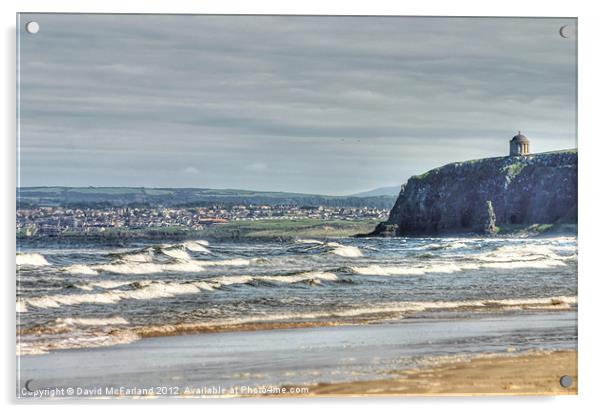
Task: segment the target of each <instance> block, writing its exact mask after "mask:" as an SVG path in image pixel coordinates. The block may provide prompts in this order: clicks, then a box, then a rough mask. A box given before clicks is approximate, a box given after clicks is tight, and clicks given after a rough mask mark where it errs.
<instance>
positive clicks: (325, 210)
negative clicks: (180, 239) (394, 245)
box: [16, 204, 389, 237]
mask: <svg viewBox="0 0 602 413" xmlns="http://www.w3.org/2000/svg"><path fill="white" fill-rule="evenodd" d="M388 214H389V209H388V208H373V207H330V206H297V205H255V204H249V205H244V204H240V205H231V206H224V205H214V206H209V207H163V206H152V207H151V206H149V207H114V206H113V207H111V206H109V207H88V208H86V207H81V208H69V207H64V206H36V207H33V206H32V207H27V208H19V209H17V217H16V219H17V235H18V236H20V237H40V236H60V235H63V234H64V235H78V234H81V235H87V234H89V235H94V234H99V235H100V234H102V233H104V232H106V231H111V230H130V229H131V230H145V229H174V228H175V229H178V228H181V229H186V230H193V231H200V230H204V229H207V228H209V227H212V226H216V225H222V224H226V223H229V222H232V221H256V220H303V219H314V220H316V219H317V220H347V221H357V220H366V219H378V220H383V219H386V218H387V216H388Z"/></svg>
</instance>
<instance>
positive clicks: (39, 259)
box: [17, 252, 50, 267]
mask: <svg viewBox="0 0 602 413" xmlns="http://www.w3.org/2000/svg"><path fill="white" fill-rule="evenodd" d="M17 265H20V266H31V267H41V266H45V265H50V263H49V262H48V261H46V258H45V257H44V256H43V255H42V254H38V253H35V252H22V253H17Z"/></svg>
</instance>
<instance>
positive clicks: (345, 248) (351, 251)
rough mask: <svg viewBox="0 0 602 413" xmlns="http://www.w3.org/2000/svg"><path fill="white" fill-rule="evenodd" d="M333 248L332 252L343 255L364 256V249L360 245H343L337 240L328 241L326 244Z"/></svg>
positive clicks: (348, 256)
mask: <svg viewBox="0 0 602 413" xmlns="http://www.w3.org/2000/svg"><path fill="white" fill-rule="evenodd" d="M326 245H327V246H328V247H331V248H332V253H333V254H336V255H339V256H341V257H347V258H355V257H361V256H363V254H362V251H361V250H360V249H359V248H358V247H354V246H351V245H341V244H339V243H337V242H328V243H327V244H326Z"/></svg>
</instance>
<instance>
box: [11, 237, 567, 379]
mask: <svg viewBox="0 0 602 413" xmlns="http://www.w3.org/2000/svg"><path fill="white" fill-rule="evenodd" d="M16 262H17V300H16V310H17V355H18V356H19V358H20V360H21V364H20V365H21V366H22V367H23V368H29V369H30V373H31V374H34V373H35V372H36V368H38V367H39V366H43V365H44V363H50V364H48V366H51V365H52V362H51V360H59V359H60V360H62V361H60V363H59V364H57V363H56V362H55V365H60V366H62V367H63V368H68V367H65V366H69V360H71V361H72V362H73V363H74V364H73V366H72V368H73V372H74V373H73V374H74V375H75V371H77V370H78V369H79V368H78V364H77V363H76V362H74V360H75V361H77V360H79V358H81V357H84V356H85V357H87V359H88V360H89V359H90V357H91V355H93V354H97V355H102V354H104V355H105V357H109V358H111V357H112V356H107V354H111V353H107V351H109V350H111V349H126V350H127V349H133V348H135V349H137V350H136V352H137V353H136V352H134V353H133V354H139V355H144V354H148V355H149V356H148V357H142V358H141V360H145V362H146V363H150V362H151V361H150V360H155V357H150V354H155V353H153V351H155V352H156V351H158V350H157V349H158V348H161V352H159V353H158V354H155V356H156V357H158V358H159V359H163V360H165V359H168V358H169V357H170V356H169V355H170V354H172V355H173V358H174V360H176V359H178V358H181V357H183V354H188V357H189V358H188V359H187V360H188V361H190V360H191V359H193V358H194V360H196V361H199V360H205V362H204V364H203V365H204V366H209V365H211V363H213V364H214V365H215V368H214V370H211V369H208V370H207V371H209V372H211V371H215V377H213V376H211V374H210V373H206V374H205V375H204V376H203V377H204V379H206V381H205V382H206V383H209V384H216V385H217V384H219V385H221V384H224V380H226V381H227V382H228V383H226V384H232V383H238V381H240V382H243V383H244V382H248V381H249V380H250V377H251V378H252V377H254V376H252V374H254V373H256V374H258V375H263V376H261V377H262V378H261V379H259V376H257V379H256V380H255V381H253V382H254V383H258V382H261V383H274V382H279V381H280V382H282V381H287V382H294V383H312V382H316V381H320V380H321V381H336V380H348V379H349V377H350V375H353V377H357V378H361V379H369V378H375V377H380V376H379V373H378V372H385V371H389V370H390V369H392V368H398V367H399V363H398V361H399V360H401V359H404V360H406V361H407V360H410V359H412V360H414V359H415V358H417V357H419V358H422V359H423V360H424V359H428V358H429V357H431V358H432V357H446V356H452V355H455V356H457V355H465V354H471V353H474V354H477V353H478V354H486V353H500V352H522V351H531V350H535V351H551V350H559V349H576V344H577V318H576V314H577V312H576V311H577V239H576V237H574V236H562V237H552V238H493V237H492V238H332V239H292V240H286V241H284V240H280V241H276V240H274V241H261V240H237V241H219V242H218V241H215V242H213V241H212V242H209V241H207V240H202V239H197V240H189V241H182V242H180V241H178V242H175V241H173V242H163V243H160V242H156V241H154V242H151V241H131V242H130V241H124V243H123V244H121V245H119V246H118V247H116V246H111V245H105V244H93V243H91V242H85V243H77V242H73V241H71V242H69V243H65V242H56V243H53V242H52V241H47V242H45V243H44V244H43V246H40V244H31V245H28V244H27V243H25V242H22V243H19V246H18V252H17V256H16ZM171 336H182V337H186V338H182V340H184V341H178V342H176V341H173V340H172V341H169V340H171V339H172V337H171ZM186 340H188V341H186ZM153 343H154V344H153ZM169 343H173V345H171V347H170V344H169ZM178 346H184V347H182V348H181V349H180V350H181V351H180V350H178ZM279 346H280V347H279ZM312 346H313V347H312ZM316 346H317V347H316ZM320 346H321V347H320ZM289 347H290V348H289ZM184 348H185V349H184ZM312 348H314V349H316V350H315V352H314V353H313V357H308V355H307V351H310V354H311V349H312ZM318 348H321V349H322V350H324V351H323V352H322V353H320V351H318V350H317V349H318ZM183 349H184V350H183ZM269 349H271V350H272V351H268V350H269ZM308 349H309V350H308ZM95 351H96V353H94V352H95ZM178 351H180V352H179V353H178ZM254 351H255V352H259V351H262V354H263V356H262V357H263V359H262V360H264V361H265V364H261V360H260V359H258V358H254V357H255V356H254V355H253V354H254V353H253V352H254ZM145 352H146V353H145ZM186 352H189V353H186ZM279 352H280V353H279ZM176 353H178V354H176ZM281 353H282V359H279V358H278V357H277V355H278V354H281ZM114 354H117V353H114ZM123 354H129V355H128V356H124V357H126V358H127V359H129V360H132V351H128V352H126V353H123ZM257 354H259V353H257ZM300 354H301V355H302V356H301V355H300ZM320 354H321V356H320ZM228 355H229V356H228ZM227 356H228V357H229V358H228V357H227ZM53 357H59V358H58V359H57V358H54V359H53ZM98 357H100V356H98ZM293 359H294V360H297V359H298V360H297V361H295V362H293V361H291V360H293ZM49 360H50V361H49ZM308 360H314V361H315V360H319V362H316V363H314V364H315V365H312V366H311V369H308V363H309V364H311V363H310V361H308ZM124 362H127V360H125V361H124ZM133 362H134V361H132V363H133ZM154 362H156V361H154ZM140 363H144V362H142V361H140ZM27 366H29V367H27ZM36 366H38V367H36ZM375 366H377V367H375ZM163 368H166V367H163ZM270 369H271V370H270ZM388 369H389V370H388ZM159 370H161V368H157V369H156V370H155V372H154V373H153V369H152V368H150V369H147V370H144V371H146V372H147V373H148V377H149V380H152V378H153V377H158V376H157V375H156V374H155V373H156V372H157V371H159ZM176 370H177V369H176ZM48 371H49V372H51V371H52V372H56V368H51V367H48ZM224 371H230V372H231V373H232V375H231V378H230V379H224V377H225V376H223V374H224ZM149 372H150V373H149ZM218 372H219V374H218ZM270 372H272V373H270ZM49 374H50V373H49ZM53 374H54V373H53ZM191 374H192V373H191ZM198 374H200V373H198ZM64 375H65V377H67V376H69V372H68V371H67V372H66V373H65V374H64ZM245 375H247V376H245ZM249 375H251V376H249ZM134 376H135V377H137V378H140V377H144V375H142V376H141V375H140V374H137V375H132V377H134ZM170 377H171V376H170ZM228 377H230V376H228ZM91 380H92V379H91ZM228 380H229V381H228ZM95 383H96V382H94V380H92V382H91V384H95ZM142 384H144V383H142Z"/></svg>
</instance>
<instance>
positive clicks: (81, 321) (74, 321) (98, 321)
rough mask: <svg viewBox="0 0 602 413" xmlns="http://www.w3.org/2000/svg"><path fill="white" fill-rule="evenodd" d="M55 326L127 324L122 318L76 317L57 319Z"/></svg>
mask: <svg viewBox="0 0 602 413" xmlns="http://www.w3.org/2000/svg"><path fill="white" fill-rule="evenodd" d="M55 324H57V325H67V326H73V325H79V326H112V325H120V324H121V325H122V324H129V322H128V321H127V320H126V319H125V318H123V317H118V316H115V317H106V318H81V317H80V318H78V317H68V318H58V319H56V321H55Z"/></svg>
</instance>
